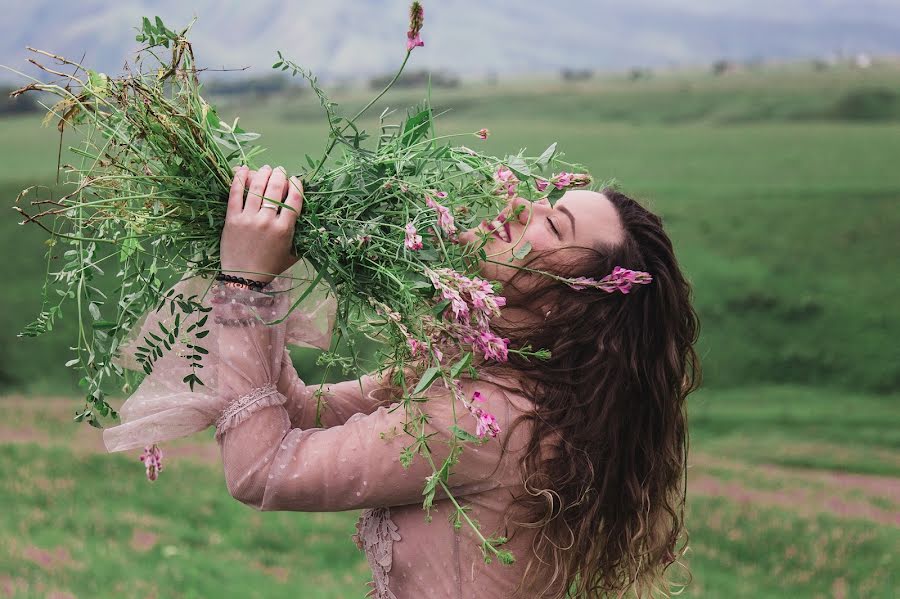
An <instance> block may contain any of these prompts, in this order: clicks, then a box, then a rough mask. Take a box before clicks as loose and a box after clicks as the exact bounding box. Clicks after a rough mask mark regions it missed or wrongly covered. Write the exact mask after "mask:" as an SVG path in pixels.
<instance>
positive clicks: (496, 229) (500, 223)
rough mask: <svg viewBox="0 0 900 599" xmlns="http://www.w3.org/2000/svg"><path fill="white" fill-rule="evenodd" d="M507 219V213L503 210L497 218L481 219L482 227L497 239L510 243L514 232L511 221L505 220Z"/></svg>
mask: <svg viewBox="0 0 900 599" xmlns="http://www.w3.org/2000/svg"><path fill="white" fill-rule="evenodd" d="M505 220H506V219H505V215H504V214H503V212H501V213H500V214H498V215H497V218H495V219H494V220H492V221H490V222H488V221H486V220H483V221H481V227H482V228H483V229H484V230H485V231H487V232H489V233H491V234H492V235H493V236H494V237H496V238H497V239H499V240H501V241H504V242H506V243H509V242H510V241H512V232H511V231H510V227H509V223H508V222H504V221H505Z"/></svg>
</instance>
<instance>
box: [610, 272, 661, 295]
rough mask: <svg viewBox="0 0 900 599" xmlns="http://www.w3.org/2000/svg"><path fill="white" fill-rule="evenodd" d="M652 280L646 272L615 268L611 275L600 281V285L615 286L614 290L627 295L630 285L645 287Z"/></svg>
mask: <svg viewBox="0 0 900 599" xmlns="http://www.w3.org/2000/svg"><path fill="white" fill-rule="evenodd" d="M652 280H653V277H651V276H650V273H648V272H642V271H638V270H628V269H627V268H622V267H621V266H617V267H615V268H614V269H613V271H612V273H611V274H608V275H606V276H605V277H603V278H602V279H600V283H608V284H612V285H615V287H616V289H618V290H619V291H621V292H622V293H628V292H629V291H631V286H632V285H647V284H648V283H650V282H651V281H652Z"/></svg>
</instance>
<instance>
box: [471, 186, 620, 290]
mask: <svg viewBox="0 0 900 599" xmlns="http://www.w3.org/2000/svg"><path fill="white" fill-rule="evenodd" d="M517 206H523V209H522V211H521V212H520V213H519V216H518V217H515V218H513V219H511V220H510V221H509V222H508V223H507V225H506V226H502V227H500V228H499V229H498V230H496V231H494V232H493V233H492V234H491V236H490V238H489V241H488V242H487V243H486V244H485V246H484V250H485V252H487V255H488V258H489V260H491V262H485V263H483V264H482V265H481V269H480V270H481V274H482V276H484V277H486V278H488V279H496V280H499V281H502V282H505V281H508V280H509V279H510V277H511V276H512V275H513V274H514V273H515V269H514V268H511V267H509V266H506V264H511V265H523V264H524V263H525V262H527V261H528V260H529V259H531V258H532V257H533V256H532V255H531V254H529V255H527V256H523V257H522V259H518V258H516V257H515V256H514V255H513V252H514V251H516V250H519V249H520V248H522V247H523V246H525V244H526V243H530V244H531V252H532V253H534V252H542V251H546V250H550V249H557V248H577V247H588V248H594V247H597V246H598V245H600V244H606V245H617V244H618V243H621V241H622V239H623V237H624V231H623V230H622V224H621V222H620V219H619V215H618V212H617V211H616V208H615V206H613V204H612V202H610V201H609V199H608V198H607V197H606V196H605V195H603V194H602V193H598V192H596V191H589V190H586V189H577V190H571V191H567V192H566V193H565V194H563V196H562V197H561V198H560V199H559V200H558V201H557V202H556V205H555V206H551V205H550V202H548V201H547V200H540V201H538V202H530V201H528V200H526V199H523V198H515V199H513V200H512V201H510V203H509V204H508V205H507V206H506V208H504V209H503V210H502V211H501V212H500V215H499V216H498V220H500V221H501V222H502V221H503V219H504V218H505V217H506V216H507V215H508V214H512V213H514V212H515V209H516V207H517ZM529 215H530V220H529ZM526 223H527V226H526ZM479 229H480V230H485V229H484V228H483V227H482V226H479V227H476V228H474V229H469V230H468V231H465V232H463V233H462V234H460V236H459V239H460V241H461V242H462V243H473V242H477V240H478V236H477V234H476V231H478V230H479ZM520 252H521V250H520ZM565 254H566V252H565V251H562V252H559V253H557V254H554V256H553V258H554V259H556V260H559V261H563V262H565V261H566V255H565ZM498 263H499V264H498ZM551 266H552V263H551Z"/></svg>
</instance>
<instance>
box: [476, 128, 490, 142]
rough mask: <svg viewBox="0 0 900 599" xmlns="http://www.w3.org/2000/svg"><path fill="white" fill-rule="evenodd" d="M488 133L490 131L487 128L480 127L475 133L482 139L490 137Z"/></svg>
mask: <svg viewBox="0 0 900 599" xmlns="http://www.w3.org/2000/svg"><path fill="white" fill-rule="evenodd" d="M488 134H490V131H488V130H487V129H479V130H478V131H477V132H476V133H475V135H477V136H478V138H479V139H481V140H485V139H487V138H488Z"/></svg>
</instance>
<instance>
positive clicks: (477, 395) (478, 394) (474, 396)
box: [472, 391, 484, 401]
mask: <svg viewBox="0 0 900 599" xmlns="http://www.w3.org/2000/svg"><path fill="white" fill-rule="evenodd" d="M472 401H484V396H483V395H481V391H475V392H474V393H472Z"/></svg>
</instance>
